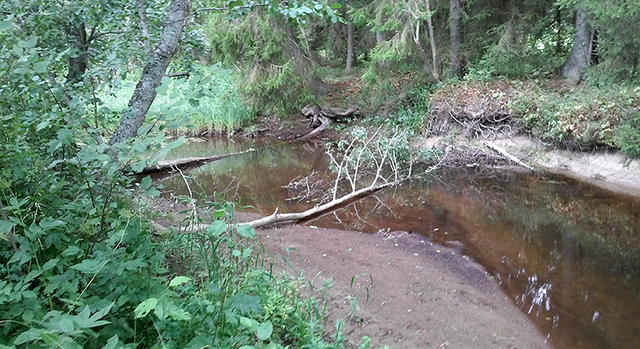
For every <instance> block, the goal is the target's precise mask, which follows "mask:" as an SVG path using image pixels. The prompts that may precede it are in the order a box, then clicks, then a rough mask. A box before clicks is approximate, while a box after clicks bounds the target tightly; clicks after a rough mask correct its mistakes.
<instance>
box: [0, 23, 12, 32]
mask: <svg viewBox="0 0 640 349" xmlns="http://www.w3.org/2000/svg"><path fill="white" fill-rule="evenodd" d="M11 27H13V22H11V21H2V22H0V33H2V32H5V31H7V30H9V29H11Z"/></svg>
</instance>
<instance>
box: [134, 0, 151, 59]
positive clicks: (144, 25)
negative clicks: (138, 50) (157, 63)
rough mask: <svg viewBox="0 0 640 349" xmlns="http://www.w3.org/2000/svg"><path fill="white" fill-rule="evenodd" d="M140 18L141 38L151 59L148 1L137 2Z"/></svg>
mask: <svg viewBox="0 0 640 349" xmlns="http://www.w3.org/2000/svg"><path fill="white" fill-rule="evenodd" d="M136 6H137V7H138V17H140V36H141V37H142V41H143V43H144V52H145V53H146V55H147V58H149V57H151V54H152V53H153V52H152V51H151V32H150V31H149V19H148V18H147V6H146V0H136Z"/></svg>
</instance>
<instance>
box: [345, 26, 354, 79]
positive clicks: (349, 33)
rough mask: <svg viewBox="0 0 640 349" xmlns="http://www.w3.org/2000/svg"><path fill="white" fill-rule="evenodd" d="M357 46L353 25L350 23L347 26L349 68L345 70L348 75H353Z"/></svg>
mask: <svg viewBox="0 0 640 349" xmlns="http://www.w3.org/2000/svg"><path fill="white" fill-rule="evenodd" d="M354 45H355V40H354V38H353V24H352V23H351V22H349V23H348V24H347V66H346V68H345V70H346V72H347V73H351V70H352V69H353V61H354V59H353V58H354V57H353V46H354Z"/></svg>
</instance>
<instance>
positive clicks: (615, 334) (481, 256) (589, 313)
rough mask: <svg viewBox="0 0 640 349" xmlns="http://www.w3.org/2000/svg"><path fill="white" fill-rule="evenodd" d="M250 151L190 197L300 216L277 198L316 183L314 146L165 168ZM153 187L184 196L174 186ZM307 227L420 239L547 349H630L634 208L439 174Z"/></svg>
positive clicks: (176, 182)
mask: <svg viewBox="0 0 640 349" xmlns="http://www.w3.org/2000/svg"><path fill="white" fill-rule="evenodd" d="M252 146H253V147H256V148H263V149H264V150H259V151H256V152H254V153H249V154H244V155H240V156H236V157H231V158H227V159H224V160H221V161H217V162H214V163H211V164H208V165H205V166H203V167H200V168H198V169H195V170H193V171H191V172H190V175H191V176H192V177H193V178H194V180H195V181H196V182H197V183H198V186H195V185H194V184H193V183H192V184H191V187H192V189H193V190H195V189H194V188H200V190H201V192H204V193H206V194H204V195H209V196H211V195H213V193H214V192H217V193H219V194H220V195H221V196H223V197H225V198H226V199H228V200H240V201H241V204H245V205H252V206H254V207H255V208H256V209H257V210H258V211H259V212H261V213H263V214H269V213H271V212H273V210H274V209H275V208H276V207H279V210H280V212H286V211H301V210H304V209H306V208H309V207H311V206H312V205H313V203H307V202H301V203H297V202H295V201H293V202H286V201H285V199H287V198H288V197H290V196H291V194H289V193H288V192H287V190H286V189H285V188H283V186H284V185H286V184H288V183H289V182H290V181H291V180H292V179H294V178H296V177H299V176H306V175H308V174H309V173H311V172H312V171H319V173H324V171H325V170H326V167H327V159H326V157H325V155H324V147H323V145H322V144H321V143H303V144H279V143H271V144H264V143H263V144H259V145H255V144H248V143H243V144H238V143H231V142H218V143H210V142H207V143H192V144H189V145H188V146H184V147H182V148H181V149H180V151H181V152H183V153H182V154H174V156H176V157H181V156H204V155H212V154H221V153H228V152H235V151H239V150H243V149H246V148H248V147H252ZM639 180H640V179H639ZM163 184H164V185H166V187H167V189H168V190H171V191H174V192H175V193H178V194H185V193H186V186H185V184H184V182H183V180H182V178H179V177H178V178H170V179H168V180H165V181H164V182H163ZM307 224H312V225H316V226H323V227H336V228H343V229H351V230H360V231H367V232H372V233H373V232H378V231H381V230H383V231H387V230H388V231H395V230H405V231H412V232H414V233H417V234H422V235H424V236H426V237H428V238H430V239H432V240H434V241H436V242H439V243H442V244H444V245H449V246H452V247H455V248H457V249H459V250H461V251H462V253H464V254H466V255H469V256H471V257H473V258H474V259H476V260H477V261H478V262H479V263H480V264H482V265H483V266H484V267H485V268H486V269H487V270H488V271H489V272H491V273H492V274H493V275H494V276H495V278H496V281H497V282H499V283H500V285H501V286H502V287H503V289H504V291H505V292H506V293H507V294H508V295H509V296H510V297H511V299H512V300H513V302H514V303H515V304H516V305H517V306H518V307H519V308H520V309H521V310H522V311H523V312H524V313H526V314H528V316H529V317H530V318H531V320H532V321H534V322H535V323H536V324H537V325H538V327H539V329H540V331H541V332H543V333H544V334H546V335H547V336H548V337H549V339H550V341H551V343H552V344H554V346H555V347H556V348H562V349H564V348H571V349H573V348H589V349H596V348H598V349H600V348H640V200H639V199H636V198H632V197H627V196H623V195H616V194H612V193H610V192H607V191H604V190H601V189H598V188H595V187H592V186H589V185H586V184H584V183H580V182H576V181H573V180H571V179H568V178H561V177H557V176H543V175H527V174H518V173H514V172H504V171H503V172H499V171H494V172H487V171H485V172H484V173H480V172H477V171H470V170H467V171H465V170H446V171H440V172H439V173H437V174H436V175H435V176H434V177H433V178H430V179H427V180H416V181H413V182H410V183H407V184H405V185H402V186H399V187H396V188H391V189H389V190H384V191H381V192H378V193H376V195H374V196H371V197H368V198H366V199H363V200H360V201H357V202H355V203H353V204H351V205H349V206H348V207H345V208H343V209H340V210H339V211H337V212H333V213H331V214H327V215H325V216H323V217H320V218H317V219H315V220H313V221H312V222H308V223H307Z"/></svg>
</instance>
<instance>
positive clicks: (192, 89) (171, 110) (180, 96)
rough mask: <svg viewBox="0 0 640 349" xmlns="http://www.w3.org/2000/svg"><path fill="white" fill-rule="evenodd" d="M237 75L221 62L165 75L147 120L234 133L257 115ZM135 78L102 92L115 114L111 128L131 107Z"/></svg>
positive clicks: (179, 129)
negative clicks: (185, 73)
mask: <svg viewBox="0 0 640 349" xmlns="http://www.w3.org/2000/svg"><path fill="white" fill-rule="evenodd" d="M233 79H234V78H233V74H232V72H231V71H229V70H225V69H222V68H220V67H219V65H214V66H212V67H210V68H208V69H205V68H200V69H198V70H197V71H196V72H194V73H192V74H191V77H189V78H173V79H172V78H168V77H165V78H164V79H163V85H162V86H161V87H160V88H158V96H157V97H156V99H155V101H154V102H153V105H152V106H151V110H150V111H149V116H148V117H147V123H148V124H153V123H156V122H158V121H161V126H163V125H164V126H166V127H168V128H169V129H173V130H174V131H172V132H174V133H177V134H186V135H203V134H209V135H211V134H233V133H234V132H235V131H237V130H238V129H240V128H241V127H243V126H246V125H247V124H248V123H250V122H251V121H252V120H253V117H254V114H253V113H252V112H251V110H250V109H249V107H248V106H247V105H246V104H245V103H244V101H243V100H242V98H241V97H240V95H239V92H238V89H237V87H236V85H235V84H234V82H233ZM134 81H137V79H135V74H134V75H133V77H132V78H131V80H130V81H129V80H128V81H122V82H120V83H119V84H117V85H116V87H112V88H111V89H109V90H105V91H103V93H102V95H101V96H100V99H101V100H102V102H103V105H104V107H106V108H107V109H106V110H109V111H110V112H111V115H112V116H113V121H112V122H109V123H108V125H109V127H108V128H110V129H114V128H115V126H116V122H117V121H119V116H120V113H121V111H122V110H123V109H124V108H126V107H127V103H128V102H129V98H130V97H131V95H132V93H133V89H134V88H135V82H134Z"/></svg>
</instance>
